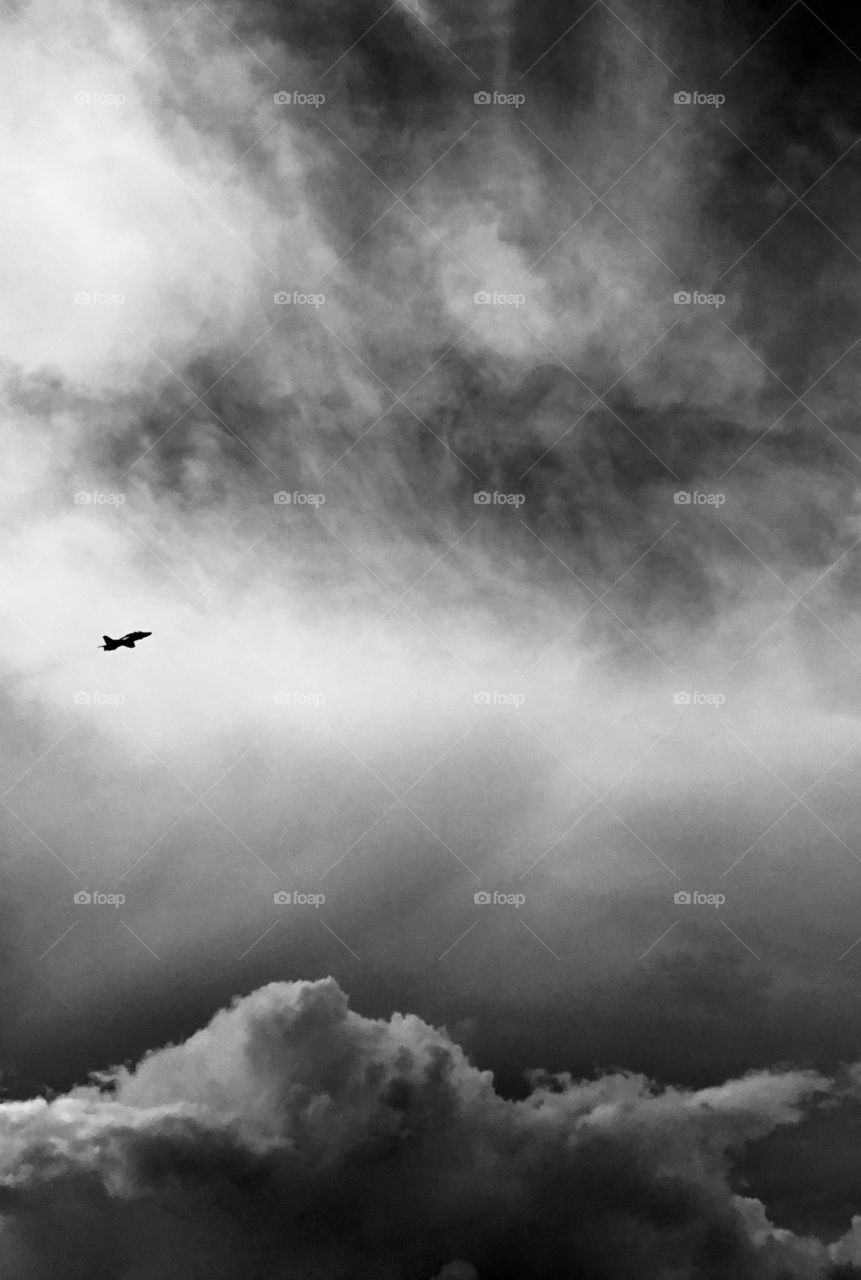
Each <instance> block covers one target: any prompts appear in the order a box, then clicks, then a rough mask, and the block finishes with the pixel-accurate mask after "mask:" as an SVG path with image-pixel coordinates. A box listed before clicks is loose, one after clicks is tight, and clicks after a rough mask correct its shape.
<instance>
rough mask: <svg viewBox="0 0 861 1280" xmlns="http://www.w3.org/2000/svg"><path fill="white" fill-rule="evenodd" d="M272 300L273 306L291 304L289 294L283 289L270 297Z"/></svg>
mask: <svg viewBox="0 0 861 1280" xmlns="http://www.w3.org/2000/svg"><path fill="white" fill-rule="evenodd" d="M272 298H273V301H274V302H275V304H276V305H277V306H279V307H284V306H286V305H287V304H288V303H290V302H292V298H291V296H290V294H289V293H287V292H286V290H284V289H279V290H278V292H277V293H275V294H273V295H272Z"/></svg>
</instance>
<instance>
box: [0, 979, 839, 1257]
mask: <svg viewBox="0 0 861 1280" xmlns="http://www.w3.org/2000/svg"><path fill="white" fill-rule="evenodd" d="M837 1091H838V1090H837V1086H836V1084H835V1082H834V1081H830V1080H828V1079H826V1078H823V1077H822V1076H819V1075H817V1074H815V1073H813V1072H802V1071H774V1072H758V1073H751V1074H749V1075H748V1076H746V1077H744V1078H743V1079H738V1080H732V1081H728V1082H727V1083H726V1084H724V1085H720V1086H717V1087H713V1088H708V1089H703V1090H700V1091H698V1092H691V1091H686V1090H682V1089H677V1088H661V1089H659V1088H657V1087H656V1086H655V1085H653V1084H652V1083H651V1082H649V1081H648V1080H646V1079H644V1078H643V1077H639V1076H634V1075H628V1074H618V1073H617V1074H610V1075H606V1076H603V1077H601V1078H598V1079H595V1080H591V1081H577V1080H574V1079H572V1078H571V1077H570V1076H567V1075H564V1074H563V1075H556V1076H553V1075H548V1074H546V1073H543V1072H535V1073H533V1076H532V1081H531V1092H530V1094H529V1096H528V1097H527V1098H526V1099H524V1100H522V1101H511V1100H506V1099H505V1098H503V1097H501V1096H500V1095H499V1094H498V1093H497V1092H496V1091H495V1089H494V1085H493V1078H492V1076H491V1074H490V1073H488V1072H482V1071H478V1070H477V1069H476V1068H475V1067H473V1066H472V1065H471V1064H470V1062H469V1061H468V1059H467V1058H466V1057H465V1055H464V1053H463V1051H462V1050H461V1049H460V1048H459V1046H458V1045H457V1044H456V1043H454V1042H453V1041H452V1039H451V1038H450V1037H449V1035H448V1034H447V1033H446V1032H445V1031H444V1030H439V1029H435V1028H433V1027H431V1026H429V1025H428V1024H427V1023H425V1022H424V1021H422V1020H421V1019H420V1018H417V1017H415V1016H413V1015H401V1014H393V1015H392V1016H391V1018H389V1019H377V1020H372V1019H368V1018H364V1017H361V1016H359V1015H358V1014H356V1013H354V1012H352V1011H351V1010H350V1009H349V1008H348V1003H347V998H346V996H345V994H344V992H343V991H342V990H341V989H340V988H339V986H338V984H337V983H336V982H335V981H334V980H333V979H331V978H329V979H324V980H320V981H317V982H291V983H272V984H270V985H269V986H266V987H264V988H261V989H260V990H258V991H256V992H254V993H253V994H251V995H249V996H247V997H244V998H241V999H237V1000H235V1001H234V1002H233V1004H232V1005H231V1007H230V1008H228V1009H225V1010H222V1011H221V1012H219V1013H218V1014H216V1016H215V1017H214V1018H213V1019H212V1021H211V1022H210V1023H209V1025H208V1026H206V1027H205V1028H204V1029H203V1030H201V1031H199V1032H197V1033H196V1034H194V1035H193V1036H191V1037H190V1038H189V1039H188V1040H186V1041H185V1042H184V1043H181V1044H177V1045H172V1046H168V1047H166V1048H163V1049H157V1050H154V1051H153V1052H151V1053H149V1054H147V1055H146V1056H145V1057H144V1058H143V1059H142V1061H141V1062H139V1063H138V1064H137V1065H136V1066H135V1067H133V1068H121V1069H117V1070H114V1071H112V1072H108V1073H104V1074H103V1075H102V1076H101V1077H100V1078H99V1082H98V1084H94V1085H89V1086H83V1087H79V1088H75V1089H73V1090H71V1091H70V1092H69V1093H68V1094H66V1095H64V1096H59V1097H54V1098H52V1099H50V1100H45V1099H36V1100H33V1101H29V1102H18V1103H4V1104H2V1108H0V1136H2V1148H0V1149H2V1167H0V1186H2V1200H0V1206H2V1214H3V1219H2V1221H3V1230H2V1235H0V1241H2V1244H0V1249H2V1253H0V1257H2V1259H3V1262H4V1264H5V1269H7V1270H8V1272H9V1274H15V1275H16V1276H18V1277H20V1278H21V1280H48V1277H51V1280H84V1277H92V1276H95V1275H98V1276H100V1277H105V1280H108V1278H110V1280H156V1278H160V1280H174V1277H175V1278H176V1280H180V1277H183V1280H185V1278H187V1277H189V1276H204V1275H206V1276H209V1277H211V1278H212V1280H250V1277H254V1280H286V1277H289V1276H294V1275H302V1276H303V1277H309V1280H341V1278H342V1277H343V1278H346V1277H348V1276H351V1275H352V1276H355V1275H357V1274H366V1275H370V1274H373V1275H375V1276H379V1277H381V1278H384V1280H413V1278H415V1280H432V1277H442V1276H444V1277H446V1278H447V1280H455V1277H457V1278H458V1280H473V1278H474V1277H478V1278H479V1280H515V1277H516V1278H517V1280H539V1277H548V1276H556V1275H563V1274H576V1275H578V1276H582V1277H583V1280H592V1278H593V1277H594V1278H596V1280H597V1277H599V1276H600V1277H603V1278H604V1280H616V1278H617V1277H618V1280H622V1278H623V1277H627V1276H630V1274H631V1267H632V1266H633V1265H636V1268H637V1273H638V1275H640V1276H642V1277H643V1278H644V1280H669V1278H670V1277H685V1278H686V1280H706V1277H708V1278H709V1280H719V1278H722V1277H726V1278H727V1280H730V1277H732V1278H733V1280H738V1278H739V1277H744V1278H745V1280H748V1278H749V1280H765V1278H766V1277H768V1278H769V1280H777V1277H778V1276H780V1277H784V1278H786V1277H790V1276H791V1277H799V1278H800V1277H804V1278H805V1280H812V1277H814V1276H817V1277H818V1276H824V1275H826V1274H827V1273H828V1267H829V1265H830V1260H831V1259H832V1258H838V1259H840V1260H844V1261H845V1260H850V1259H851V1258H852V1257H854V1256H858V1257H859V1258H861V1253H853V1245H852V1240H853V1236H852V1233H851V1232H850V1233H849V1235H848V1236H847V1238H846V1239H845V1240H843V1241H842V1242H841V1243H839V1244H838V1245H836V1246H834V1248H832V1249H831V1250H828V1249H826V1247H825V1246H824V1245H820V1244H818V1243H817V1242H815V1241H812V1240H807V1239H801V1238H796V1237H793V1236H792V1234H791V1233H790V1232H787V1231H776V1230H774V1229H773V1228H771V1227H770V1226H769V1224H768V1221H767V1217H766V1215H765V1212H764V1209H763V1206H762V1205H760V1204H759V1202H757V1201H753V1200H742V1199H739V1198H738V1197H737V1196H735V1195H734V1194H733V1193H732V1192H731V1190H730V1187H729V1181H728V1176H729V1172H730V1169H731V1167H732V1163H733V1161H734V1159H736V1158H737V1157H738V1155H739V1154H740V1153H741V1151H742V1150H743V1148H744V1146H745V1144H746V1143H747V1142H750V1141H752V1140H753V1139H756V1138H759V1137H762V1136H763V1135H765V1134H768V1133H770V1132H771V1131H773V1130H774V1129H775V1128H777V1127H778V1126H783V1125H791V1124H794V1123H796V1122H797V1121H798V1120H799V1119H800V1118H802V1117H803V1115H804V1114H805V1112H806V1111H809V1110H810V1109H811V1108H812V1107H815V1106H819V1105H822V1103H823V1102H825V1101H827V1099H828V1097H829V1096H832V1097H834V1096H836V1094H837Z"/></svg>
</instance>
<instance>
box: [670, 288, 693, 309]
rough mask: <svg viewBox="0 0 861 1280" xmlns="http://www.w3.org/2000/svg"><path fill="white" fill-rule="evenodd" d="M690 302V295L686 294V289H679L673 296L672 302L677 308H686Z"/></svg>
mask: <svg viewBox="0 0 861 1280" xmlns="http://www.w3.org/2000/svg"><path fill="white" fill-rule="evenodd" d="M690 301H691V295H690V294H689V293H688V291H687V289H679V291H678V292H677V293H674V294H673V302H675V303H676V305H677V306H680V307H686V306H688V304H689V303H690Z"/></svg>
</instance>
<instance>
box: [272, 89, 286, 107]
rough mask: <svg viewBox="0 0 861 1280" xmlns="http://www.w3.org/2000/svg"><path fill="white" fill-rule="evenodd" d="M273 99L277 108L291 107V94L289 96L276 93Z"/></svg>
mask: <svg viewBox="0 0 861 1280" xmlns="http://www.w3.org/2000/svg"><path fill="white" fill-rule="evenodd" d="M272 97H273V100H274V102H275V105H276V106H277V107H283V106H287V105H289V103H290V94H289V93H284V92H283V91H282V92H281V93H274V94H273V95H272Z"/></svg>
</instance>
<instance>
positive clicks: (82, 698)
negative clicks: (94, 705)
mask: <svg viewBox="0 0 861 1280" xmlns="http://www.w3.org/2000/svg"><path fill="white" fill-rule="evenodd" d="M92 700H93V698H92V694H89V693H85V692H84V690H83V689H79V690H78V692H77V693H76V694H75V696H74V698H73V702H74V703H75V706H76V707H88V706H89V705H90V703H91V702H92Z"/></svg>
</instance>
